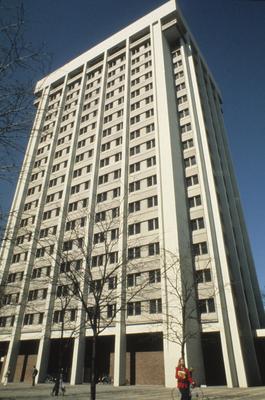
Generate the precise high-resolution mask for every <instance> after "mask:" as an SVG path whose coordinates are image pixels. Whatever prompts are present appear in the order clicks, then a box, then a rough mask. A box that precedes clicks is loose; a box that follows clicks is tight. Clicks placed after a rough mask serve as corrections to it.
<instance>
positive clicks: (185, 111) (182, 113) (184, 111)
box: [179, 108, 190, 118]
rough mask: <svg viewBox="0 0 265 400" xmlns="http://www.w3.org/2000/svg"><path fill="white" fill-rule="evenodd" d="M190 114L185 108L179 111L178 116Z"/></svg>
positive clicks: (182, 116)
mask: <svg viewBox="0 0 265 400" xmlns="http://www.w3.org/2000/svg"><path fill="white" fill-rule="evenodd" d="M188 115H190V112H189V109H188V108H185V109H184V110H181V111H179V117H180V118H184V117H187V116H188Z"/></svg>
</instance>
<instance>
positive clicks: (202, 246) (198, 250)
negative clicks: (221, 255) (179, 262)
mask: <svg viewBox="0 0 265 400" xmlns="http://www.w3.org/2000/svg"><path fill="white" fill-rule="evenodd" d="M192 248H193V255H194V256H200V255H203V254H207V253H208V248H207V243H206V242H201V243H196V244H193V245H192Z"/></svg>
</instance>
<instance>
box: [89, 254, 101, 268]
mask: <svg viewBox="0 0 265 400" xmlns="http://www.w3.org/2000/svg"><path fill="white" fill-rule="evenodd" d="M102 265H103V254H99V255H98V256H93V257H92V264H91V266H92V267H100V266H102Z"/></svg>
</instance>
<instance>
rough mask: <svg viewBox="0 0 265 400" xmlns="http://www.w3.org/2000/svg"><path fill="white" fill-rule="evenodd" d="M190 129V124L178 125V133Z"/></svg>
mask: <svg viewBox="0 0 265 400" xmlns="http://www.w3.org/2000/svg"><path fill="white" fill-rule="evenodd" d="M189 131H191V124H190V123H188V124H185V125H182V126H181V127H180V133H185V132H189Z"/></svg>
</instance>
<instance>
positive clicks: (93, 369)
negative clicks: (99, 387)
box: [90, 333, 97, 400]
mask: <svg viewBox="0 0 265 400" xmlns="http://www.w3.org/2000/svg"><path fill="white" fill-rule="evenodd" d="M96 351H97V336H96V334H95V333H94V334H93V337H92V358H91V386H90V400H96V384H97V377H96Z"/></svg>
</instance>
